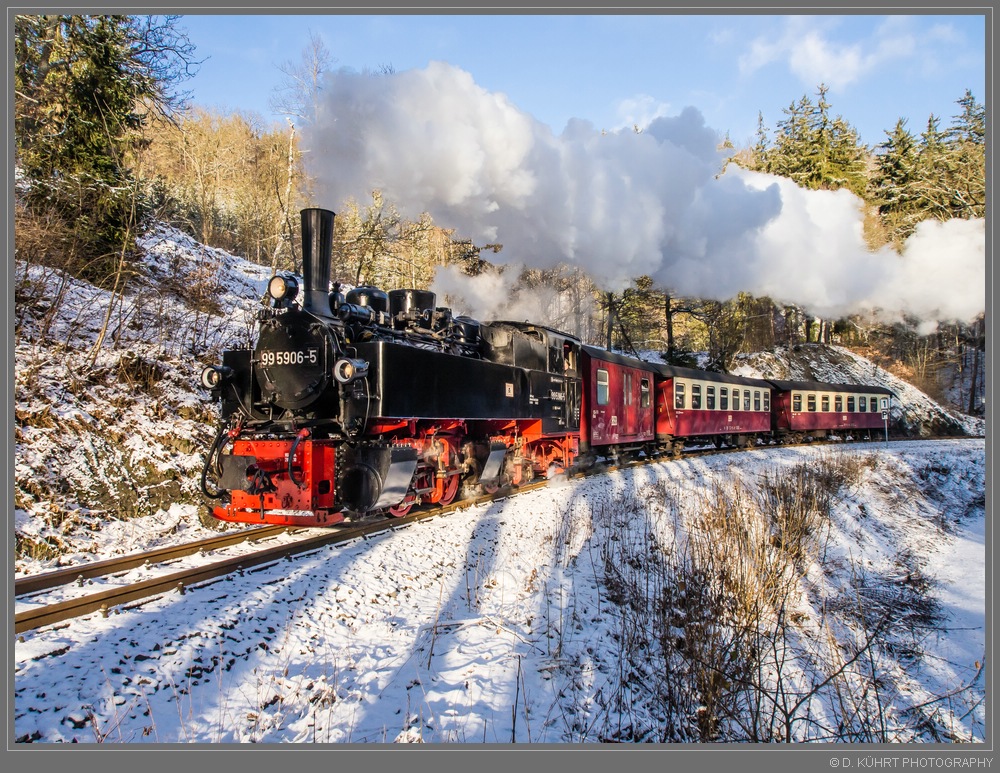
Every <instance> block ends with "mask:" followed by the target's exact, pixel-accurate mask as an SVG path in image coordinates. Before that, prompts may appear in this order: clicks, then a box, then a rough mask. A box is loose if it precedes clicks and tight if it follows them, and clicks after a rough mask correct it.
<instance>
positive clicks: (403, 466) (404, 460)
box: [371, 446, 417, 510]
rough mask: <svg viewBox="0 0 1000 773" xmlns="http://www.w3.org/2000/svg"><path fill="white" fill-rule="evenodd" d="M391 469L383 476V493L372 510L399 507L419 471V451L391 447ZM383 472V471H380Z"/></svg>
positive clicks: (405, 447) (409, 448) (403, 447)
mask: <svg viewBox="0 0 1000 773" xmlns="http://www.w3.org/2000/svg"><path fill="white" fill-rule="evenodd" d="M388 450H389V469H388V470H387V471H386V472H384V473H383V474H382V481H383V482H382V491H381V493H380V494H379V498H378V501H376V502H375V504H373V505H372V507H371V509H372V510H378V509H379V508H382V507H390V506H392V505H398V504H399V503H400V502H402V501H403V498H404V497H406V492H407V491H408V490H409V488H410V482H411V481H412V480H413V473H414V472H415V471H416V469H417V449H415V448H411V447H410V446H391V447H390V448H389V449H388ZM380 472H381V471H380Z"/></svg>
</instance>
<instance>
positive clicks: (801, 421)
mask: <svg viewBox="0 0 1000 773" xmlns="http://www.w3.org/2000/svg"><path fill="white" fill-rule="evenodd" d="M770 383H771V384H772V385H773V386H774V390H775V391H774V410H773V414H774V426H773V432H774V434H775V436H776V437H777V438H778V439H790V440H802V439H805V438H823V437H827V436H828V435H846V436H850V437H854V438H858V437H867V438H873V437H877V436H878V435H880V434H881V433H883V432H885V431H886V429H887V421H888V412H889V409H890V407H891V405H892V398H893V397H895V395H894V394H893V392H892V391H890V390H888V389H885V388H884V387H878V386H867V385H858V384H827V383H823V382H819V381H774V380H771V381H770Z"/></svg>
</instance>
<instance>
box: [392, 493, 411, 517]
mask: <svg viewBox="0 0 1000 773" xmlns="http://www.w3.org/2000/svg"><path fill="white" fill-rule="evenodd" d="M416 503H417V497H416V495H415V494H414V493H413V492H412V491H407V492H406V496H405V497H404V498H403V501H402V502H400V503H399V504H398V505H393V506H391V507H389V508H388V510H389V515H391V516H392V517H393V518H402V517H403V516H404V515H407V514H408V513H409V512H410V510H412V509H413V506H414V505H415V504H416Z"/></svg>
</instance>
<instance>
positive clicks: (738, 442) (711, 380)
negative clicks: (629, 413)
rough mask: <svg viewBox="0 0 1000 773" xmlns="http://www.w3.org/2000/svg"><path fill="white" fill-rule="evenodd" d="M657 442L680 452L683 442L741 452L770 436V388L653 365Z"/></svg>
mask: <svg viewBox="0 0 1000 773" xmlns="http://www.w3.org/2000/svg"><path fill="white" fill-rule="evenodd" d="M654 367H655V368H656V371H657V373H658V376H659V377H658V378H657V385H656V440H657V442H658V443H660V444H661V445H667V446H668V447H670V448H671V450H672V451H673V453H674V454H675V455H676V454H679V453H680V452H681V450H682V449H683V447H684V443H685V442H691V441H703V442H712V443H714V444H715V446H716V447H719V446H721V445H722V444H723V443H725V444H727V445H735V446H737V447H740V448H742V447H743V446H746V445H748V444H750V443H752V442H754V440H755V439H756V438H757V437H758V436H766V435H769V434H770V432H771V389H772V388H771V384H770V383H768V382H767V381H761V380H758V379H752V378H743V377H742V376H729V375H725V374H722V373H708V372H706V371H703V370H695V369H693V368H678V367H674V366H671V365H656V366H654Z"/></svg>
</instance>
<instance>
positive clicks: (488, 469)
mask: <svg viewBox="0 0 1000 773" xmlns="http://www.w3.org/2000/svg"><path fill="white" fill-rule="evenodd" d="M506 454H507V446H506V445H505V444H503V443H490V455H489V458H488V459H487V460H486V464H484V465H483V472H482V474H480V476H479V482H480V483H490V482H492V481H495V480H496V479H497V478H499V477H500V468H501V467H502V466H503V458H504V456H505V455H506Z"/></svg>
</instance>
